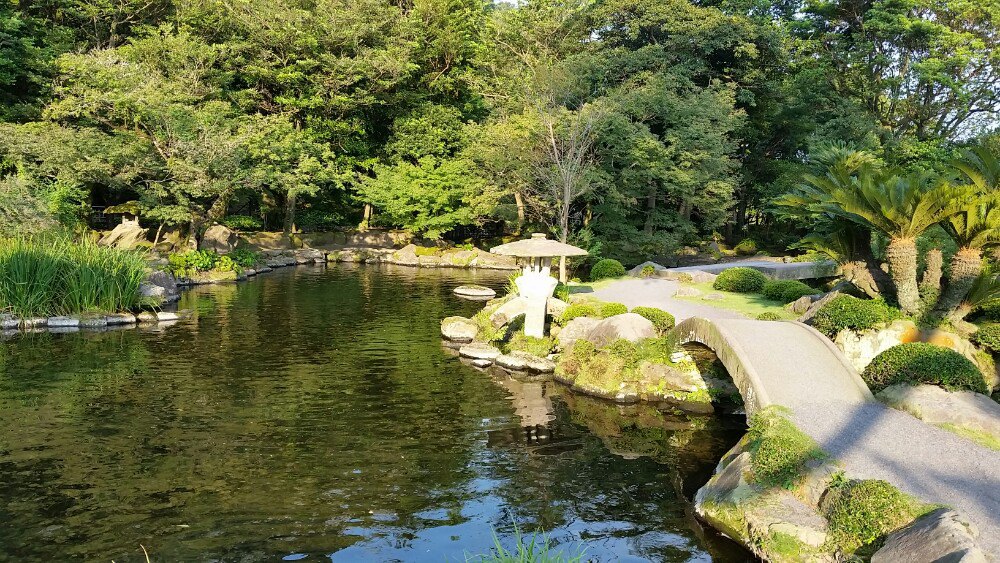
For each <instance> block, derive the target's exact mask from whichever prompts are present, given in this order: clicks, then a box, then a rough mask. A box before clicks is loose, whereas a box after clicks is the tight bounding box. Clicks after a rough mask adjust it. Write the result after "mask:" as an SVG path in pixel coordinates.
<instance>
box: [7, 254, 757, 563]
mask: <svg viewBox="0 0 1000 563" xmlns="http://www.w3.org/2000/svg"><path fill="white" fill-rule="evenodd" d="M469 281H478V282H480V283H486V284H487V285H491V286H493V287H497V288H499V287H502V285H503V282H504V277H503V275H501V274H496V273H492V274H491V273H479V274H476V273H471V272H460V271H451V270H417V269H409V268H401V267H346V266H345V267H330V268H329V269H327V268H325V267H299V268H291V269H288V270H285V271H278V272H274V273H271V274H268V275H265V276H262V277H260V278H259V279H256V280H253V281H250V282H247V283H241V284H239V285H235V284H233V285H224V286H215V287H202V288H198V289H195V290H192V291H189V292H187V293H186V294H185V295H184V297H183V300H182V302H181V303H180V307H181V308H187V309H192V310H194V311H195V314H194V315H193V316H192V317H191V318H189V319H185V320H183V321H181V322H180V323H178V324H176V325H175V326H171V327H167V328H163V329H161V330H159V331H158V332H143V331H138V330H127V331H116V332H106V333H76V334H62V335H50V334H33V335H22V336H18V337H15V338H12V339H7V340H5V341H3V342H2V343H0V559H4V560H11V561H31V560H46V561H62V560H70V559H76V560H81V559H85V560H95V561H111V560H114V561H117V562H124V561H144V557H143V555H142V551H141V548H140V547H139V546H140V544H141V545H143V546H145V548H146V549H147V550H148V551H149V554H150V558H151V560H152V561H154V562H164V561H212V560H224V561H280V560H282V559H285V560H300V559H302V560H306V561H327V560H333V561H385V560H401V561H445V560H448V561H464V560H465V559H466V557H467V556H471V555H474V554H479V553H484V552H487V551H488V550H489V549H490V547H491V546H492V544H493V534H494V531H495V532H496V534H498V535H499V537H500V538H501V541H503V542H505V543H509V542H510V538H511V536H512V533H513V527H514V524H515V523H516V524H517V525H519V526H520V527H521V528H522V529H526V530H534V529H535V528H538V527H540V528H542V529H544V530H546V531H548V532H549V536H550V538H551V540H552V541H553V542H556V543H559V544H560V546H562V547H566V546H574V545H580V544H582V545H585V546H586V547H587V557H588V558H590V559H594V560H601V561H605V560H622V561H631V560H652V561H709V560H716V561H745V560H747V555H746V554H745V553H744V552H743V551H741V550H740V549H739V548H737V547H735V546H734V545H733V544H731V543H729V542H728V541H726V540H724V539H722V538H719V537H718V536H716V535H714V534H713V533H711V532H710V531H708V530H705V531H702V530H700V529H699V527H698V526H697V524H696V522H695V521H694V519H693V517H692V516H691V508H690V506H689V504H688V502H687V501H685V500H684V495H686V496H687V498H691V496H692V495H693V493H694V491H695V490H697V488H698V487H699V486H701V484H703V483H704V482H705V481H706V480H707V479H708V476H709V475H710V474H711V471H712V468H713V466H714V465H715V462H716V461H717V460H718V459H719V458H720V457H721V455H722V454H723V453H724V452H725V451H726V450H727V449H728V448H729V447H730V446H732V444H734V443H735V442H736V440H737V439H738V438H739V436H740V435H741V433H742V425H741V422H740V421H739V420H738V419H718V418H692V419H687V418H685V417H684V416H679V415H663V414H661V413H659V412H658V411H656V410H654V409H651V408H649V407H628V408H619V407H616V406H612V405H609V404H607V403H604V402H600V401H596V400H593V399H587V398H584V397H578V396H573V395H571V394H568V393H567V392H566V391H565V390H564V389H563V388H561V387H560V386H558V385H556V384H553V383H520V382H517V381H509V380H507V381H505V380H503V379H501V378H499V377H497V376H496V375H491V374H489V373H486V372H482V371H478V370H475V369H473V368H470V367H467V366H464V365H462V364H461V363H460V362H459V361H458V360H457V359H455V358H453V357H451V356H449V355H448V354H447V353H446V350H444V349H442V347H441V342H440V339H439V335H438V323H439V321H440V319H441V318H442V317H444V316H447V315H452V314H465V315H469V314H471V313H473V312H474V311H475V310H476V308H477V307H478V306H477V305H476V304H474V303H468V302H463V301H460V300H458V299H456V298H455V297H453V296H452V294H451V290H452V289H453V288H454V287H455V286H457V285H459V284H461V283H467V282H469ZM547 418H554V420H552V421H551V422H547V421H546V419H547ZM536 425H537V426H536Z"/></svg>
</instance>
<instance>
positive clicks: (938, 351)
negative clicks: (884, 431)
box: [861, 342, 989, 394]
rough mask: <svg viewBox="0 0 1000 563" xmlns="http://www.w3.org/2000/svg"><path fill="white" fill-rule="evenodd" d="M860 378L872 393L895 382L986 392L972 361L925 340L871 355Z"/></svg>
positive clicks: (952, 389)
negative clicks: (873, 356) (873, 357)
mask: <svg viewBox="0 0 1000 563" xmlns="http://www.w3.org/2000/svg"><path fill="white" fill-rule="evenodd" d="M861 377H862V378H863V379H864V380H865V383H867V384H868V386H869V387H870V388H871V390H872V391H873V392H878V391H881V390H882V389H885V388H886V387H888V386H890V385H893V384H895V383H911V384H918V383H928V384H931V385H939V386H941V387H944V388H945V389H948V390H949V391H962V390H965V391H975V392H976V393H985V394H988V393H989V390H988V389H987V387H986V380H985V379H984V378H983V374H982V372H980V371H979V368H978V367H976V364H974V363H972V362H971V361H970V360H969V359H968V358H966V357H965V356H963V355H961V354H959V353H958V352H956V351H954V350H951V349H949V348H944V347H942V346H935V345H933V344H928V343H926V342H909V343H906V344H900V345H899V346H893V347H892V348H889V349H888V350H886V351H885V352H882V353H881V354H879V355H878V356H875V359H874V360H872V362H871V363H870V364H868V367H866V368H865V371H864V372H863V373H862V374H861Z"/></svg>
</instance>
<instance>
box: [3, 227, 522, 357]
mask: <svg viewBox="0 0 1000 563" xmlns="http://www.w3.org/2000/svg"><path fill="white" fill-rule="evenodd" d="M419 248H421V247H417V246H416V245H413V244H410V245H407V246H405V247H403V248H401V249H396V248H378V247H356V248H353V247H350V248H338V249H333V250H327V249H320V248H302V249H294V250H263V251H261V256H262V257H263V261H262V263H261V265H259V266H257V267H254V268H247V269H245V270H244V271H243V273H242V274H237V272H220V273H217V272H206V273H205V275H204V276H202V277H198V278H192V279H189V278H180V279H178V278H175V277H174V276H173V275H171V274H169V273H167V272H165V271H162V270H154V271H152V272H151V273H150V275H149V277H148V278H147V279H146V281H144V282H143V284H142V289H141V291H142V294H143V297H152V298H158V299H160V300H161V303H162V304H168V303H173V302H175V301H177V300H178V299H179V298H180V293H179V289H178V288H179V287H188V286H195V285H205V284H213V283H227V282H236V281H243V280H246V279H247V278H250V277H254V276H257V275H259V274H264V273H267V272H271V271H273V270H275V269H277V268H285V267H290V266H301V265H309V264H326V263H336V262H342V263H356V264H393V265H399V266H413V267H422V268H481V269H488V270H516V269H517V265H516V264H515V263H514V261H513V259H509V258H508V257H506V256H498V255H496V254H490V253H489V252H485V251H482V250H479V249H473V250H464V249H450V250H444V251H436V253H435V254H424V255H418V252H426V250H418V249H419ZM184 316H185V313H184V312H170V311H142V312H139V313H134V314H133V313H88V314H82V315H65V316H63V315H60V316H53V317H33V318H27V319H25V318H20V317H17V316H14V315H11V314H7V313H2V314H0V333H2V335H3V336H8V337H9V336H13V335H15V334H19V333H25V332H52V333H69V332H77V331H80V330H87V331H95V332H96V331H102V330H109V329H128V328H136V327H140V326H150V325H155V324H156V323H166V322H175V321H177V320H178V319H180V318H182V317H184Z"/></svg>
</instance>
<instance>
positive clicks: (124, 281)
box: [0, 237, 146, 317]
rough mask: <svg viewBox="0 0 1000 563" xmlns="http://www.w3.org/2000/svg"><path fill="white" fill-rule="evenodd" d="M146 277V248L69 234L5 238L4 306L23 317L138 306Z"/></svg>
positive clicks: (0, 263)
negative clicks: (102, 242) (108, 244)
mask: <svg viewBox="0 0 1000 563" xmlns="http://www.w3.org/2000/svg"><path fill="white" fill-rule="evenodd" d="M145 277H146V260H145V257H144V256H143V254H141V253H140V252H136V251H130V250H120V249H117V248H109V247H104V246H98V245H97V244H95V243H93V242H88V241H83V242H79V243H76V242H72V241H70V240H68V239H63V238H48V239H43V238H20V237H16V238H12V239H3V240H0V311H5V310H6V311H9V312H11V313H13V314H15V315H17V316H20V317H36V316H51V315H65V314H76V313H83V312H87V311H101V312H118V311H124V310H129V309H134V308H135V307H137V306H138V305H139V304H140V299H141V298H140V293H139V286H140V284H141V283H142V281H143V280H144V279H145Z"/></svg>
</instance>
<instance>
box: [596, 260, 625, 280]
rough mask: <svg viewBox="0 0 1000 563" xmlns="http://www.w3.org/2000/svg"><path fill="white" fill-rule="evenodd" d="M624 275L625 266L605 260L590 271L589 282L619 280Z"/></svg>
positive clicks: (615, 261)
mask: <svg viewBox="0 0 1000 563" xmlns="http://www.w3.org/2000/svg"><path fill="white" fill-rule="evenodd" d="M624 275H625V266H622V263H621V262H619V261H618V260H614V259H611V258H605V259H604V260H600V261H599V262H597V263H596V264H594V267H593V268H591V269H590V280H591V281H597V280H603V279H606V278H620V277H622V276H624Z"/></svg>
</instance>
